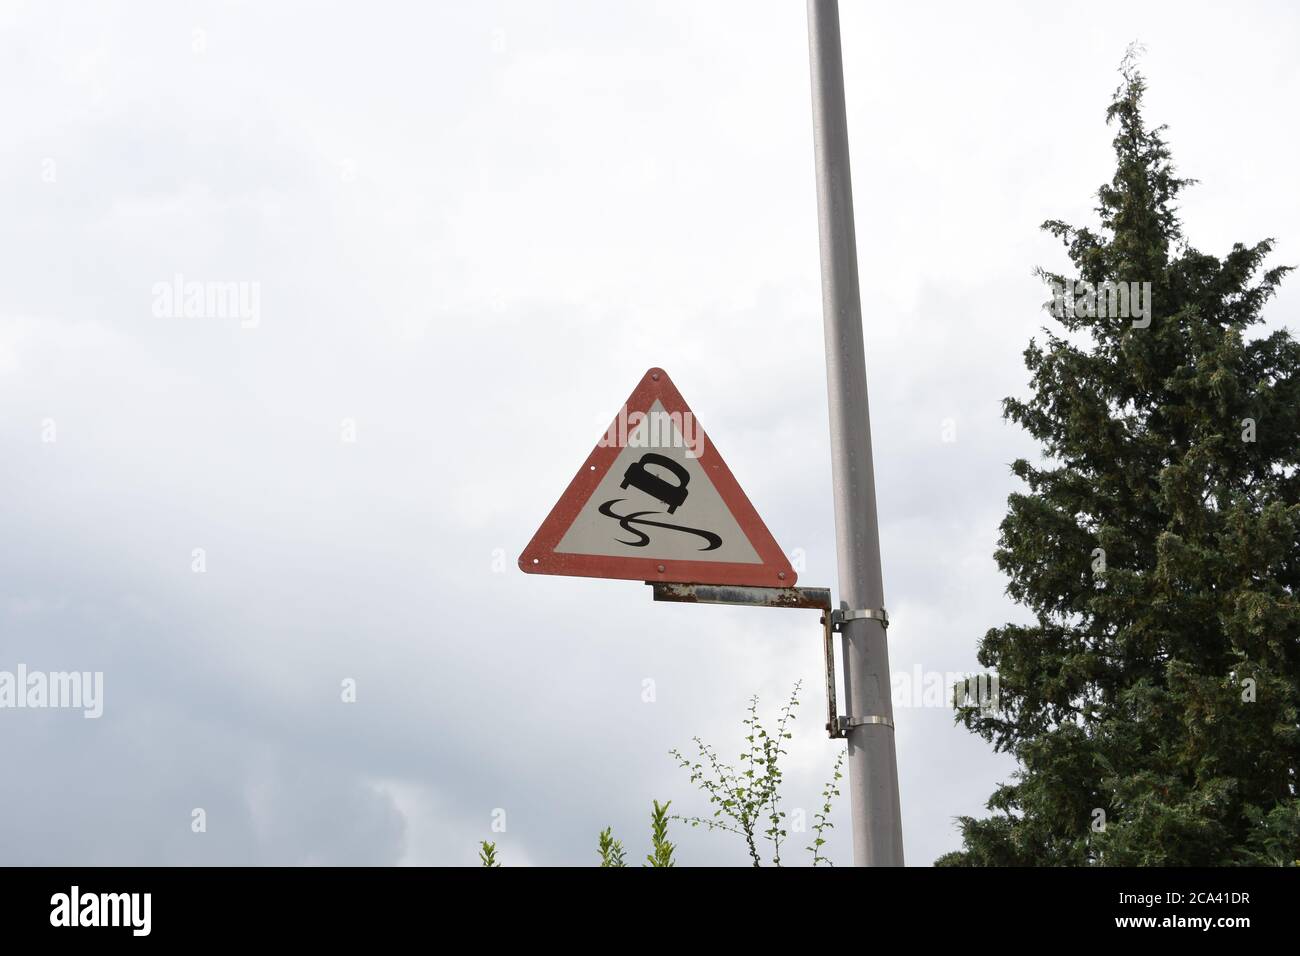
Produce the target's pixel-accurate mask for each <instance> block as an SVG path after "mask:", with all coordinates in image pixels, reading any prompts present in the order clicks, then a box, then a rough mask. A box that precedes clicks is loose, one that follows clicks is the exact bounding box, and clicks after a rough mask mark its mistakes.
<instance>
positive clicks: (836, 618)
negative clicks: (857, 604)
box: [831, 607, 889, 632]
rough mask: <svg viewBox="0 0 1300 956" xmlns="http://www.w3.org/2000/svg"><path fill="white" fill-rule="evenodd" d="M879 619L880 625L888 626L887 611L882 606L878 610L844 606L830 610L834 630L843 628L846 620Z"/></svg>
mask: <svg viewBox="0 0 1300 956" xmlns="http://www.w3.org/2000/svg"><path fill="white" fill-rule="evenodd" d="M864 619H865V620H871V621H879V622H880V626H881V627H884V628H888V627H889V613H888V612H887V611H886V610H885V609H884V608H883V607H882V608H880V609H879V610H877V609H875V608H871V607H867V608H856V609H850V608H844V609H842V610H839V611H831V626H832V627H833V628H834V630H835V631H836V632H839V631H843V630H844V624H845V622H847V621H859V620H864Z"/></svg>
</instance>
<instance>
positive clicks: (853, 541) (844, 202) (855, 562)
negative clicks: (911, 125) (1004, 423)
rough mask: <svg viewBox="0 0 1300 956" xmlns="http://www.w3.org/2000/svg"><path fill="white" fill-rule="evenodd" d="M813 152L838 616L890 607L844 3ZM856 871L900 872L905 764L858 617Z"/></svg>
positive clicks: (885, 659)
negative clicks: (847, 96) (901, 767)
mask: <svg viewBox="0 0 1300 956" xmlns="http://www.w3.org/2000/svg"><path fill="white" fill-rule="evenodd" d="M808 54H809V60H810V63H811V67H812V105H813V145H814V153H815V157H816V166H817V220H818V224H819V226H820V238H821V267H822V315H823V322H824V326H825V334H826V389H827V398H828V404H829V406H830V421H831V477H832V484H833V487H834V494H835V548H836V555H837V557H838V561H839V583H840V601H841V608H843V609H845V610H847V611H849V612H852V611H863V610H868V611H877V612H879V611H883V609H884V606H885V602H884V582H883V581H882V579H881V572H880V532H879V528H878V524H877V520H876V482H875V474H874V471H873V468H872V462H871V423H870V419H869V414H868V410H867V367H866V359H865V357H864V355H863V343H862V302H861V299H860V297H859V291H858V249H857V239H856V236H855V235H854V230H853V185H852V181H851V177H850V175H849V134H848V119H847V116H846V114H845V108H844V63H843V59H842V56H841V52H840V12H839V5H838V2H837V0H808ZM842 633H843V639H844V684H845V693H844V696H845V701H846V704H847V706H848V718H849V719H848V722H847V724H848V727H847V729H846V731H845V736H846V738H847V741H848V751H849V768H848V778H849V801H850V809H851V814H852V819H853V863H854V865H855V866H902V865H903V831H902V822H901V820H900V817H899V809H898V759H897V756H896V755H895V750H894V710H893V705H892V702H891V701H890V695H889V691H890V680H889V647H888V645H887V643H886V641H885V627H884V622H883V621H882V620H880V619H878V618H876V617H870V616H859V617H855V616H853V615H852V614H851V613H850V614H849V615H848V617H847V619H846V620H845V621H844V622H843V624H842Z"/></svg>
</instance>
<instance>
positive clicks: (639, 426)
mask: <svg viewBox="0 0 1300 956" xmlns="http://www.w3.org/2000/svg"><path fill="white" fill-rule="evenodd" d="M519 567H520V569H521V570H523V571H526V572H528V573H529V574H571V575H579V576H583V577H594V578H624V579H630V580H640V581H672V582H679V583H685V584H734V585H743V586H748V587H771V588H789V587H794V584H795V580H796V576H795V573H794V569H793V568H791V567H790V562H789V560H788V559H787V558H786V556H785V555H784V554H783V553H782V551H781V548H780V546H779V545H777V543H776V541H775V540H774V539H773V538H772V533H771V532H770V531H768V530H767V526H766V525H764V524H763V519H762V518H760V517H759V516H758V512H757V511H755V510H754V506H753V505H752V504H750V502H749V499H748V498H746V497H745V493H744V492H743V491H742V490H741V488H740V485H739V483H737V481H736V479H735V476H733V475H732V474H731V470H730V469H729V468H728V467H727V463H726V462H724V461H723V460H722V456H721V455H720V454H718V450H717V449H716V448H715V447H714V446H713V444H712V443H711V442H710V441H709V439H708V437H707V436H706V435H705V434H704V429H702V428H700V427H699V422H698V421H697V420H696V418H695V415H694V413H693V412H692V411H691V410H690V408H689V407H688V406H687V405H686V401H685V400H684V399H683V398H682V396H681V393H679V392H678V391H677V389H676V388H675V387H674V386H673V383H672V382H671V381H669V379H668V373H667V372H665V371H664V370H663V369H661V368H652V369H650V371H648V372H646V373H645V375H644V376H642V378H641V382H640V384H638V385H637V387H636V389H635V390H634V391H633V392H632V395H631V397H629V398H628V400H627V401H626V402H624V404H623V408H622V410H621V411H620V412H619V414H618V417H616V418H615V419H614V423H613V424H612V425H610V427H609V430H608V431H607V432H606V433H605V437H603V438H602V439H601V440H600V441H599V442H598V443H597V445H596V447H595V449H593V450H592V452H591V454H590V455H588V456H587V460H586V461H585V462H583V465H582V467H581V468H580V469H579V470H578V473H577V475H575V476H574V478H573V480H572V481H570V482H569V487H568V489H567V490H566V491H565V492H564V494H563V495H561V496H560V500H559V501H558V502H556V504H555V507H554V508H552V509H551V513H550V514H549V515H547V517H546V520H545V521H543V522H542V526H541V527H540V528H539V529H538V530H537V533H536V534H535V535H533V539H532V541H530V542H529V543H528V547H527V548H525V549H524V553H523V554H521V555H520V556H519Z"/></svg>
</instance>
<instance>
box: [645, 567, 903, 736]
mask: <svg viewBox="0 0 1300 956" xmlns="http://www.w3.org/2000/svg"><path fill="white" fill-rule="evenodd" d="M646 584H648V585H650V587H652V588H653V589H654V599H655V600H656V601H676V602H678V603H683V604H735V605H741V606H745V607H793V608H807V609H809V610H818V611H821V612H822V616H821V625H822V654H823V656H824V657H825V659H826V732H827V734H829V735H830V736H831V738H836V737H843V736H845V735H846V733H847V732H848V731H849V730H851V729H853V728H854V727H857V726H860V725H862V724H867V723H882V722H884V721H885V719H886V718H882V717H841V716H840V715H839V714H838V713H836V711H837V710H838V709H839V706H838V704H837V703H836V699H835V698H836V693H835V685H836V681H835V647H834V645H833V643H832V641H831V635H832V634H834V633H835V632H836V631H838V630H839V622H840V620H842V619H843V618H842V617H841V615H842V614H844V613H848V614H849V615H854V616H857V615H861V614H863V612H860V611H849V612H841V611H832V610H831V589H830V588H760V587H741V586H733V585H726V584H673V583H671V582H666V581H647V582H646ZM872 613H876V612H872ZM879 613H880V614H884V611H880V612H879ZM850 619H851V618H850ZM890 726H891V727H892V726H893V724H892V722H891V723H890Z"/></svg>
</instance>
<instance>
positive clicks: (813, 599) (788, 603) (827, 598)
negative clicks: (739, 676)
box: [646, 581, 831, 612]
mask: <svg viewBox="0 0 1300 956" xmlns="http://www.w3.org/2000/svg"><path fill="white" fill-rule="evenodd" d="M646 583H647V584H649V585H650V586H651V587H652V588H654V599H655V600H656V601H677V602H680V603H683V604H737V605H742V606H747V607H793V608H808V609H811V610H822V611H827V612H829V611H830V607H831V591H830V588H759V587H744V586H740V585H731V584H675V583H672V582H661V581H647V582H646Z"/></svg>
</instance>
